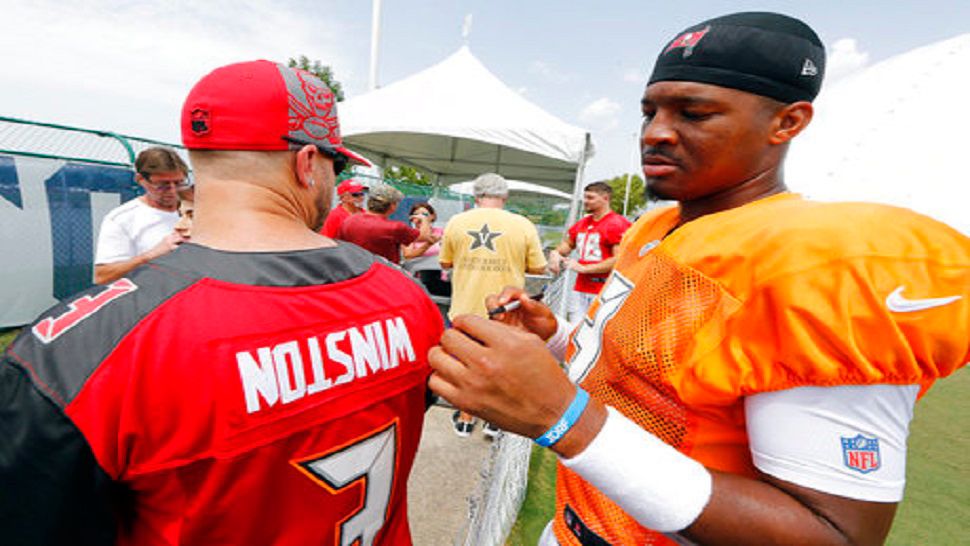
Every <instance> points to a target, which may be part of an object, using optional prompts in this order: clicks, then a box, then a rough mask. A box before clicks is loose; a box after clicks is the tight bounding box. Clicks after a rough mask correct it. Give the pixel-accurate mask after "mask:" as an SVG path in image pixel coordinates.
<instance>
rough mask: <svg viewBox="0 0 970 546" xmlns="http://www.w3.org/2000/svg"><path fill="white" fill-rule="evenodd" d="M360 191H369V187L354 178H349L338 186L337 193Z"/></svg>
mask: <svg viewBox="0 0 970 546" xmlns="http://www.w3.org/2000/svg"><path fill="white" fill-rule="evenodd" d="M359 191H367V188H366V187H365V186H364V185H363V184H361V183H360V182H358V181H356V180H354V179H353V178H348V179H347V180H344V181H343V182H341V183H340V185H339V186H337V195H343V194H345V193H357V192H359Z"/></svg>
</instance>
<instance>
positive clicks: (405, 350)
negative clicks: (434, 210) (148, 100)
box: [0, 245, 442, 546]
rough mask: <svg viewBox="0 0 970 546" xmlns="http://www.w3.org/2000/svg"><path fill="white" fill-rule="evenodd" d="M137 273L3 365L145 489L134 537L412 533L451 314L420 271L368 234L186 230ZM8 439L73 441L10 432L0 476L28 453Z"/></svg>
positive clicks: (129, 538) (262, 538)
mask: <svg viewBox="0 0 970 546" xmlns="http://www.w3.org/2000/svg"><path fill="white" fill-rule="evenodd" d="M200 269H201V270H202V271H201V272H200ZM122 281H124V283H125V284H124V285H122V286H117V287H115V286H113V285H112V286H109V287H107V288H105V287H98V288H94V289H92V293H102V291H104V293H108V294H110V295H111V298H108V297H106V296H105V297H99V296H94V297H93V298H91V297H88V296H84V297H82V298H81V299H79V300H77V301H79V302H82V305H81V309H82V311H84V313H87V314H86V316H83V317H81V318H80V320H74V319H77V315H78V313H79V312H78V311H77V310H76V309H77V306H74V307H71V306H72V305H74V304H70V303H69V304H68V305H69V306H68V307H67V308H66V311H65V310H64V308H55V309H54V310H52V312H50V313H49V314H48V318H52V319H53V321H52V322H50V321H48V322H45V321H46V319H45V321H40V322H38V323H37V326H36V327H34V328H32V329H31V334H29V335H23V336H21V338H20V339H19V340H18V341H17V342H15V344H14V345H13V346H12V347H11V352H10V353H9V355H8V361H5V362H3V365H2V366H0V368H4V369H6V370H7V371H9V370H11V369H17V370H18V371H21V373H22V374H23V376H24V377H30V379H31V381H30V383H31V388H32V389H33V390H36V391H38V392H41V393H45V394H46V395H47V396H49V397H50V398H51V399H53V400H56V401H57V404H56V406H57V411H56V412H54V413H58V412H59V413H60V415H61V416H60V417H58V416H57V415H52V416H48V417H43V416H41V417H38V416H37V415H36V412H33V414H27V413H26V412H25V414H24V415H23V416H22V417H23V418H24V419H25V420H27V421H31V420H33V421H36V422H31V423H30V427H31V428H30V430H43V429H44V427H45V424H46V423H47V422H48V421H50V422H52V423H53V422H59V421H60V420H63V419H64V417H66V418H67V419H69V420H70V422H71V423H72V424H73V426H74V427H76V430H77V431H79V432H80V435H81V436H82V439H83V442H78V445H79V446H80V447H83V448H84V449H87V450H90V452H91V453H92V454H93V458H94V461H93V462H94V464H95V465H96V468H94V469H92V470H91V471H90V473H92V474H93V473H95V472H97V473H98V474H99V475H102V474H103V475H104V476H105V477H106V482H107V483H113V484H114V485H113V486H112V487H113V488H115V489H117V490H119V491H123V494H122V495H116V494H109V495H108V496H109V497H111V498H110V499H109V500H110V501H111V502H112V503H113V504H115V505H118V504H119V499H122V502H121V503H120V504H122V505H123V506H125V510H124V512H126V514H125V515H123V516H122V517H118V518H116V521H117V522H119V525H118V527H117V542H116V543H117V544H132V545H136V544H137V545H139V546H144V545H149V546H151V545H175V544H200V545H201V544H205V545H209V544H273V545H279V546H284V545H293V546H297V545H300V546H302V545H306V544H326V545H338V546H339V545H342V544H344V545H349V544H361V545H369V544H387V545H391V544H393V545H398V544H405V545H407V544H410V543H411V539H410V532H409V528H408V521H407V508H406V500H407V478H408V475H409V473H410V470H411V466H412V463H413V460H414V454H415V452H416V450H417V446H418V441H419V439H420V436H421V430H422V424H423V420H424V410H425V407H426V406H425V393H426V381H427V376H428V374H429V367H428V365H427V353H428V350H429V349H430V347H431V346H432V345H433V344H435V343H436V342H437V340H438V338H439V336H440V334H441V330H442V319H441V316H440V315H439V313H438V311H437V308H436V307H435V305H434V304H433V303H432V302H431V301H430V299H429V298H428V297H427V296H426V294H425V293H424V291H423V289H422V288H421V287H420V286H418V285H417V284H416V283H415V282H414V281H413V280H411V279H410V278H409V277H407V276H405V275H404V274H402V273H401V272H399V271H397V270H395V269H393V268H391V267H389V266H387V265H386V264H383V263H382V262H380V261H378V260H375V259H374V257H373V256H371V255H369V254H367V253H365V252H364V251H362V250H360V249H358V248H356V247H353V246H352V245H341V246H339V247H337V248H329V249H319V250H312V251H303V252H290V253H282V254H259V253H256V254H239V253H222V252H218V251H214V250H210V249H206V248H203V247H200V246H197V245H183V246H182V247H180V249H179V250H177V251H176V252H174V253H172V254H171V255H169V256H166V257H164V258H162V259H160V260H158V261H157V262H154V263H153V264H152V266H150V267H148V268H141V269H139V270H138V272H137V273H136V274H134V275H132V276H131V277H130V278H126V279H122ZM122 281H119V282H122ZM387 294H394V295H395V298H394V300H393V301H389V300H388V298H387ZM85 298H88V299H85ZM89 300H90V301H93V302H94V303H88V302H89ZM82 314H83V313H82ZM62 317H69V318H71V319H72V322H70V324H68V321H67V320H66V319H64V318H62ZM65 325H66V327H64V326H65ZM68 356H69V357H70V358H68ZM70 366H73V367H74V368H75V369H74V370H70V371H68V372H66V373H67V374H68V375H70V374H80V375H78V376H77V377H78V379H77V380H76V379H72V380H70V381H65V380H64V378H63V377H60V376H59V375H58V374H61V375H63V374H64V373H65V372H64V369H65V368H67V367H70ZM79 369H80V370H82V371H81V372H78V370H79ZM85 370H86V372H85ZM0 379H2V377H0ZM26 390H30V389H26ZM17 407H19V406H18V405H17V404H15V403H14V404H13V408H14V410H15V409H16V408H17ZM2 409H3V410H4V411H6V410H8V409H10V408H7V407H3V408H2ZM52 409H53V406H52ZM52 426H53V425H52ZM5 449H10V450H17V449H21V450H38V451H39V450H41V449H43V450H45V451H54V450H62V451H63V450H65V449H69V448H68V447H65V446H64V445H62V444H60V443H58V442H57V441H54V440H50V441H49V443H44V444H37V443H33V444H28V445H23V446H7V447H6V448H0V483H3V481H4V480H3V478H4V475H5V474H6V473H7V472H8V471H9V472H11V473H13V472H14V471H15V470H17V469H14V468H4V465H3V463H2V461H3V460H4V459H5V457H4V456H3V455H4V453H3V452H4V451H5ZM42 457H43V456H42ZM75 471H80V472H81V473H84V472H85V469H84V468H83V467H82V468H79V469H75ZM55 472H56V470H55ZM17 492H18V491H17V490H13V491H10V490H5V491H4V496H8V495H13V496H16V495H17ZM84 493H85V495H87V492H84ZM57 494H60V495H66V494H67V493H57ZM71 494H72V495H73V494H75V493H71ZM55 495H56V494H55ZM85 495H79V496H78V497H77V499H78V504H83V503H85V502H88V500H87V499H88V498H89V497H86V496H85ZM42 502H46V503H48V504H53V505H57V504H59V502H58V501H57V500H56V499H50V498H48V499H47V500H45V501H42ZM72 502H73V501H72ZM0 504H3V503H2V502H0ZM22 510H23V511H25V512H26V511H27V510H29V508H28V507H25V508H23V509H22ZM33 511H35V510H31V512H33ZM36 511H42V510H36ZM29 517H33V518H36V517H40V516H29ZM43 517H46V518H50V517H56V516H50V515H44V516H43ZM61 524H62V523H61V522H57V521H55V522H52V523H51V525H54V526H56V525H61ZM24 525H27V523H24ZM4 527H6V526H5V525H0V532H2V533H4V536H8V537H9V536H13V537H18V538H21V537H24V536H26V535H25V533H28V531H24V530H23V529H12V530H10V533H9V534H7V533H6V532H5V531H6V529H4ZM30 532H33V531H30ZM57 536H71V535H70V533H62V534H61V535H57ZM46 538H47V539H48V540H46V541H47V542H58V540H56V539H54V540H50V539H51V538H52V537H51V536H48V537H46ZM14 542H16V543H33V542H32V541H31V540H29V538H27V539H25V540H23V541H17V540H15V541H14ZM37 542H44V541H42V540H37ZM79 543H80V542H79ZM85 543H87V542H85Z"/></svg>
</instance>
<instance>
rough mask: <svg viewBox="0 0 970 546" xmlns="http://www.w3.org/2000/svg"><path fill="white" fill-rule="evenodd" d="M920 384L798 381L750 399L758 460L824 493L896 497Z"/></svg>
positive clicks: (766, 467)
mask: <svg viewBox="0 0 970 546" xmlns="http://www.w3.org/2000/svg"><path fill="white" fill-rule="evenodd" d="M918 392H919V385H863V386H855V385H852V386H849V385H847V386H837V387H798V388H794V389H788V390H783V391H778V392H768V393H761V394H756V395H752V396H748V397H747V398H746V399H745V414H746V417H747V429H748V438H749V442H750V448H751V455H752V457H753V460H754V464H755V466H756V467H757V468H758V469H759V470H761V471H762V472H764V473H766V474H769V475H771V476H774V477H776V478H779V479H782V480H785V481H788V482H792V483H795V484H797V485H801V486H804V487H809V488H811V489H816V490H818V491H822V492H825V493H831V494H833V495H839V496H842V497H848V498H852V499H858V500H865V501H874V502H899V501H900V500H902V498H903V489H904V486H905V484H906V438H907V436H908V434H909V423H910V421H911V420H912V418H913V406H914V405H915V403H916V395H917V393H918Z"/></svg>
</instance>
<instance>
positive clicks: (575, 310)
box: [566, 290, 596, 324]
mask: <svg viewBox="0 0 970 546" xmlns="http://www.w3.org/2000/svg"><path fill="white" fill-rule="evenodd" d="M568 297H569V302H568V303H567V305H566V320H567V321H568V322H569V323H570V324H576V323H577V322H579V321H580V320H582V318H583V317H584V316H586V310H587V309H589V306H590V305H592V304H593V300H594V299H596V294H588V293H586V292H577V291H576V290H570V291H569V296H568Z"/></svg>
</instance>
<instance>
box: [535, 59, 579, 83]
mask: <svg viewBox="0 0 970 546" xmlns="http://www.w3.org/2000/svg"><path fill="white" fill-rule="evenodd" d="M529 72H531V73H533V74H535V75H537V76H541V77H542V78H544V79H545V80H548V81H550V82H553V83H565V82H567V81H569V80H570V79H571V76H570V75H569V74H566V73H563V72H560V71H559V70H557V69H556V68H555V67H554V66H552V65H551V64H549V63H547V62H545V61H532V64H530V65H529Z"/></svg>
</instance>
